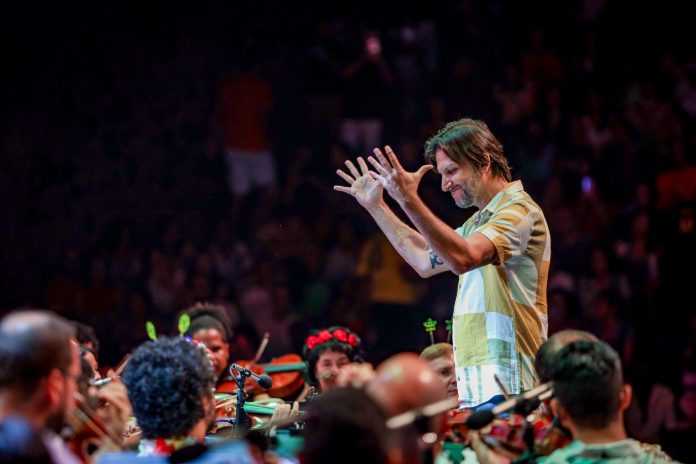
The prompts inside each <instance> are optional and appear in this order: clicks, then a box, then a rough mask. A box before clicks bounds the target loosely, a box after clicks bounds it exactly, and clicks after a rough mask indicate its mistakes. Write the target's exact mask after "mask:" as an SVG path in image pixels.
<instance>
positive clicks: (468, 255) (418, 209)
mask: <svg viewBox="0 0 696 464" xmlns="http://www.w3.org/2000/svg"><path fill="white" fill-rule="evenodd" d="M400 205H401V208H402V209H403V210H404V212H406V215H407V216H408V217H409V219H410V220H411V222H412V223H413V225H415V226H416V229H418V232H419V233H420V235H421V237H423V239H424V240H425V241H426V243H427V246H429V247H430V248H431V249H432V250H433V251H434V253H436V255H437V256H438V257H439V258H440V259H441V260H442V261H443V262H444V264H445V266H447V268H448V269H450V270H451V271H452V272H454V273H455V274H457V275H459V274H463V273H465V272H467V271H469V270H471V269H474V268H476V267H478V266H480V265H482V264H484V263H486V262H489V261H490V260H491V259H492V257H491V256H484V255H483V254H482V252H481V250H480V249H478V248H476V247H474V246H472V245H471V243H469V242H468V241H467V240H466V239H465V238H464V237H462V236H460V235H459V234H458V233H457V232H456V231H455V230H454V229H452V228H451V227H450V226H449V225H447V224H446V223H444V222H443V221H442V220H441V219H440V218H438V217H437V216H435V214H434V213H433V212H432V211H430V209H429V208H428V207H427V206H426V205H425V203H423V201H422V200H421V199H420V197H418V196H415V197H414V198H411V199H408V200H405V201H403V202H401V203H400Z"/></svg>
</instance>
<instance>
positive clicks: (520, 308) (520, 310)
mask: <svg viewBox="0 0 696 464" xmlns="http://www.w3.org/2000/svg"><path fill="white" fill-rule="evenodd" d="M474 232H479V233H481V234H483V235H485V236H486V237H487V238H488V239H490V240H491V242H493V245H494V246H495V249H496V251H497V254H498V264H497V265H492V264H489V265H486V266H483V267H480V268H478V269H474V270H471V271H469V272H465V273H464V274H462V275H460V276H459V285H458V288H457V299H456V301H455V303H454V318H453V324H452V326H453V339H454V352H455V364H456V373H457V388H458V390H459V400H460V401H461V402H462V405H463V406H467V407H472V406H476V405H479V404H481V403H484V402H486V401H488V400H489V399H491V398H492V397H493V396H496V395H500V394H502V392H501V390H500V388H499V387H498V385H497V384H496V382H495V379H494V375H497V376H498V378H499V379H500V381H501V383H502V384H503V386H504V387H505V388H506V389H507V391H508V392H509V393H510V394H518V393H520V392H522V391H524V390H528V389H530V388H532V387H533V386H534V382H535V381H536V374H535V372H534V356H535V355H536V352H537V350H538V349H539V346H540V345H541V343H542V342H543V341H544V340H546V338H547V334H548V319H547V309H546V283H547V279H548V272H549V263H550V261H551V237H550V235H549V229H548V226H547V224H546V219H545V218H544V214H543V213H542V211H541V208H539V206H538V205H537V204H536V203H534V201H533V200H532V199H531V198H530V196H529V195H528V194H527V193H526V192H525V191H524V189H523V187H522V183H521V182H520V181H515V182H510V183H508V184H507V185H506V186H505V187H504V188H503V189H502V190H501V191H500V192H498V193H497V194H496V195H495V196H494V197H493V198H492V199H491V201H490V202H489V203H488V205H487V206H486V207H485V208H484V209H483V210H481V211H479V212H477V213H476V214H474V215H473V216H472V217H471V218H469V220H467V221H466V222H465V223H464V225H463V226H461V227H460V228H459V229H457V233H458V234H460V235H461V236H462V237H464V238H468V237H470V236H471V235H472V234H473V233H474Z"/></svg>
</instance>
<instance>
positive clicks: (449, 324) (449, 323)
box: [445, 319, 452, 343]
mask: <svg viewBox="0 0 696 464" xmlns="http://www.w3.org/2000/svg"><path fill="white" fill-rule="evenodd" d="M445 327H446V328H447V343H450V341H451V340H452V319H447V320H446V321H445Z"/></svg>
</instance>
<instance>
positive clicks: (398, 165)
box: [384, 145, 404, 171]
mask: <svg viewBox="0 0 696 464" xmlns="http://www.w3.org/2000/svg"><path fill="white" fill-rule="evenodd" d="M384 151H386V152H387V156H388V157H389V161H391V164H392V166H394V169H396V170H397V171H403V170H404V168H403V167H402V166H401V163H399V160H398V158H397V157H396V154H395V153H394V150H392V149H391V147H390V146H389V145H387V146H386V147H384Z"/></svg>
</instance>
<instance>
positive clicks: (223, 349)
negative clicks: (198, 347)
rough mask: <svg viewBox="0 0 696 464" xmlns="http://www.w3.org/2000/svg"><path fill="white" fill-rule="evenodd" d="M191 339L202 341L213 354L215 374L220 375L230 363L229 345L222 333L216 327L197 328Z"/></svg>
mask: <svg viewBox="0 0 696 464" xmlns="http://www.w3.org/2000/svg"><path fill="white" fill-rule="evenodd" d="M193 339H194V340H196V341H197V342H201V343H203V344H204V345H205V346H206V347H207V348H208V349H209V350H210V352H211V353H212V355H213V367H214V368H215V375H216V376H217V377H220V376H221V375H222V373H223V372H225V370H226V369H227V366H229V364H230V345H229V344H228V343H225V341H224V340H223V338H222V334H221V333H220V332H219V331H218V330H217V329H204V330H199V331H198V332H196V333H195V334H194V335H193Z"/></svg>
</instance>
